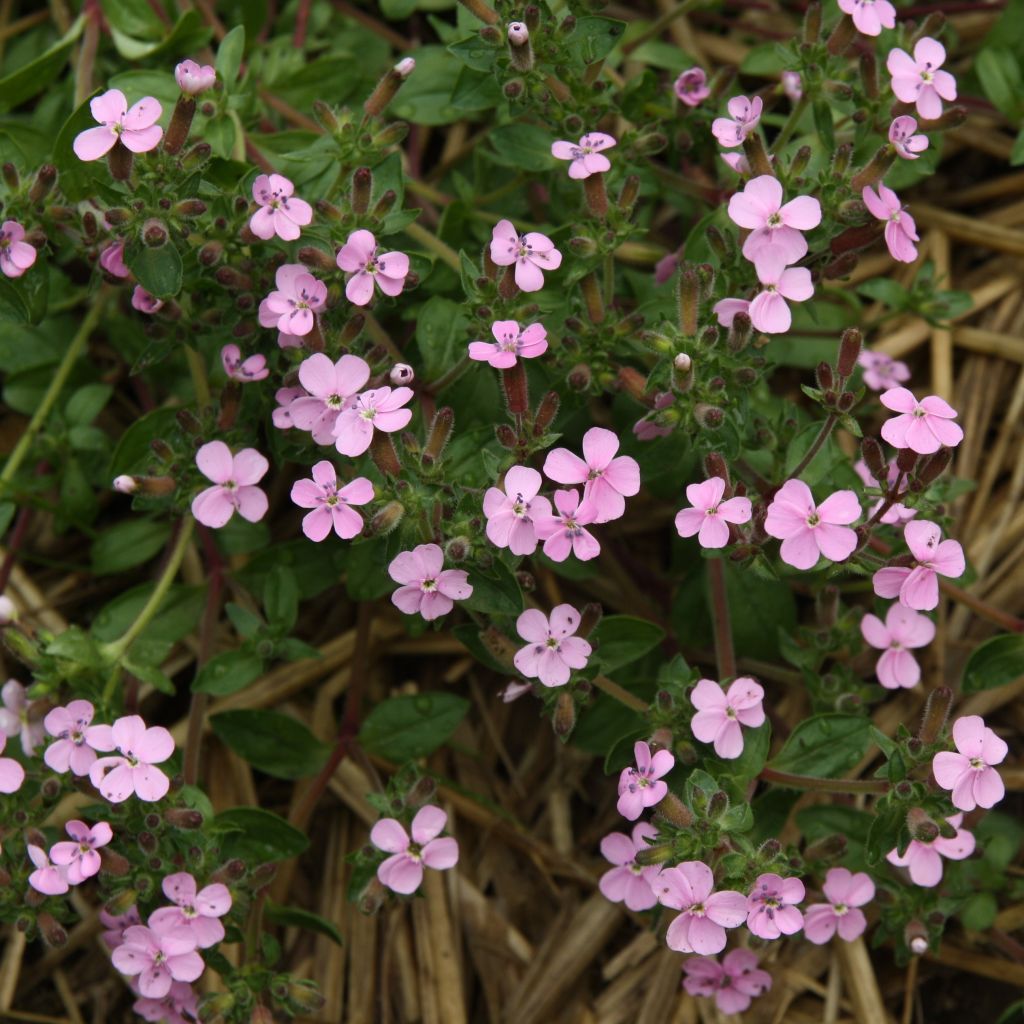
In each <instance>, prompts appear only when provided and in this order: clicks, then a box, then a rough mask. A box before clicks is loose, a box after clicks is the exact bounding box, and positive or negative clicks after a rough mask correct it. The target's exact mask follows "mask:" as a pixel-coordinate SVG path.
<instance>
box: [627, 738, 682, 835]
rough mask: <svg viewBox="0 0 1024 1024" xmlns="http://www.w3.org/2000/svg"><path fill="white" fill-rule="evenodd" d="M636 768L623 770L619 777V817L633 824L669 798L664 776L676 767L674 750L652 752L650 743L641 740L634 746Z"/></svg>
mask: <svg viewBox="0 0 1024 1024" xmlns="http://www.w3.org/2000/svg"><path fill="white" fill-rule="evenodd" d="M633 758H634V760H635V761H636V767H635V768H623V769H622V772H621V773H620V775H619V801H618V803H617V804H616V807H617V808H618V811H619V814H621V815H622V816H623V817H624V818H628V819H629V820H630V821H636V819H637V818H639V817H640V815H641V814H643V811H644V808H645V807H653V806H654V805H655V804H657V803H661V801H662V800H663V799H664V798H665V794H666V793H668V783H667V782H663V781H662V776H664V775H668V773H669V772H670V771H672V769H673V768H674V767H675V764H676V759H675V757H674V756H673V754H672V751H671V750H659V751H657V752H656V753H654V754H652V753H651V747H650V744H649V743H645V742H644V741H643V740H637V742H636V743H634V744H633Z"/></svg>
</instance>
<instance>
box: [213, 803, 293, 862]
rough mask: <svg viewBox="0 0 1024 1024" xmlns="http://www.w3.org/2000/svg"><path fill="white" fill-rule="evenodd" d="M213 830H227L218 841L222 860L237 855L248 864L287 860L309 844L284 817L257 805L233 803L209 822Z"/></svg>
mask: <svg viewBox="0 0 1024 1024" xmlns="http://www.w3.org/2000/svg"><path fill="white" fill-rule="evenodd" d="M212 828H213V830H214V831H222V832H225V833H227V834H226V835H225V836H224V841H223V842H222V843H221V856H222V857H223V858H224V859H225V860H230V859H232V858H234V857H240V858H241V859H242V860H244V861H247V862H249V863H250V864H262V863H266V862H267V861H276V860H288V859H289V858H291V857H298V856H299V854H300V853H304V852H305V851H306V850H307V849H308V848H309V839H307V838H306V836H305V835H304V834H303V833H302V832H300V831H299V830H298V829H297V828H295V827H294V826H293V825H289V824H288V822H287V821H285V820H284V818H281V817H279V816H278V815H276V814H274V813H273V812H272V811H264V810H263V809H262V808H259V807H233V808H231V809H230V810H227V811H221V812H220V814H218V815H217V816H216V817H215V818H214V819H213V822H212Z"/></svg>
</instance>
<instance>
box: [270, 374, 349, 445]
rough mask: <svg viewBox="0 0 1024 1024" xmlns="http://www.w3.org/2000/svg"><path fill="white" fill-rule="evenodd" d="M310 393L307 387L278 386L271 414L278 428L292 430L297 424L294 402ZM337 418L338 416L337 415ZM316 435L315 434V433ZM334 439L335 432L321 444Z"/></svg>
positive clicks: (332, 425)
mask: <svg viewBox="0 0 1024 1024" xmlns="http://www.w3.org/2000/svg"><path fill="white" fill-rule="evenodd" d="M299 372H300V373H301V372H302V367H299ZM308 397H309V395H308V393H307V391H306V389H305V388H278V389H277V390H276V391H275V392H274V401H275V402H277V405H276V406H275V407H274V411H273V412H272V413H271V414H270V419H271V422H272V423H273V424H274V426H275V427H277V429H278V430H291V429H292V427H294V426H295V422H294V420H292V402H294V401H295V400H296V399H297V398H308ZM335 418H336V417H335ZM333 428H334V420H333V419H332V421H331V429H332V431H333ZM314 436H315V435H314ZM333 440H334V434H333V433H331V435H330V436H329V437H327V438H325V439H324V440H323V441H321V442H320V443H321V444H330V443H331V442H332V441H333Z"/></svg>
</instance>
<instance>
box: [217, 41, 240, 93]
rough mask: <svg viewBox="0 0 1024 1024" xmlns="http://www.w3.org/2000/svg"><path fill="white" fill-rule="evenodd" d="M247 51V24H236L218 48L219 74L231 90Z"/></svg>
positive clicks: (229, 90)
mask: <svg viewBox="0 0 1024 1024" xmlns="http://www.w3.org/2000/svg"><path fill="white" fill-rule="evenodd" d="M244 52H245V26H244V25H236V26H235V27H234V28H233V29H232V30H231V31H230V32H229V33H228V34H227V35H226V36H225V37H224V38H223V39H222V40H221V41H220V46H219V47H218V48H217V61H216V67H217V74H218V76H219V77H220V79H221V81H222V82H223V83H224V88H225V89H226V90H227V91H228V92H231V90H232V88H233V87H234V84H235V80H236V79H237V78H238V69H239V68H240V67H241V66H242V55H243V53H244Z"/></svg>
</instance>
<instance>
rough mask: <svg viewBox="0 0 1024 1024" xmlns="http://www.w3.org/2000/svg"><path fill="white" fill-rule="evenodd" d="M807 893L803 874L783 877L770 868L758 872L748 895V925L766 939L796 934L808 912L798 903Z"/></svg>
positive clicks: (757, 934) (756, 933)
mask: <svg viewBox="0 0 1024 1024" xmlns="http://www.w3.org/2000/svg"><path fill="white" fill-rule="evenodd" d="M804 895H805V893H804V883H803V882H801V881H800V879H799V878H782V877H781V876H779V875H776V874H774V873H772V872H770V871H769V872H766V873H765V874H763V875H758V877H757V881H756V882H754V887H753V888H752V889H751V890H750V892H749V894H748V895H747V927H748V928H749V929H750V930H751V931H752V932H753V933H754V934H755V935H756V936H758V937H759V938H762V939H777V938H778V937H779V936H780V935H795V934H796V933H797V932H798V931H800V929H801V928H802V927H803V924H804V915H803V914H801V913H800V911H799V910H797V909H796V906H795V904H797V903H799V902H800V901H801V900H802V899H803V898H804Z"/></svg>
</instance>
